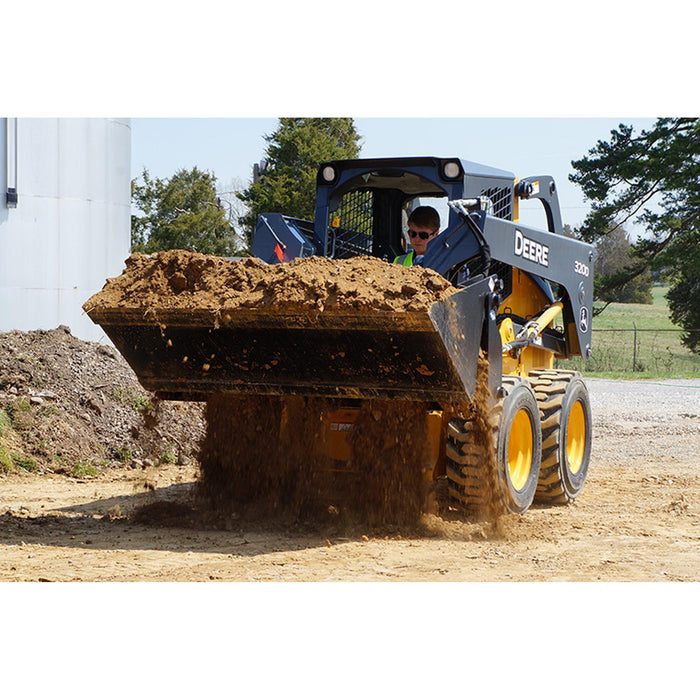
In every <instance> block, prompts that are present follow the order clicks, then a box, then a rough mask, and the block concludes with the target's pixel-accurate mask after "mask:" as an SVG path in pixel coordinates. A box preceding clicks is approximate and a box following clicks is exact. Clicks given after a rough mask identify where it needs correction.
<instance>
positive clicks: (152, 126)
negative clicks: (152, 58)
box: [131, 117, 655, 233]
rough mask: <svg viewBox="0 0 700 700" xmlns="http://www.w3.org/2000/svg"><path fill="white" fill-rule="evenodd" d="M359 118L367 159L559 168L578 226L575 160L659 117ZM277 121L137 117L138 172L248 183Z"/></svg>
mask: <svg viewBox="0 0 700 700" xmlns="http://www.w3.org/2000/svg"><path fill="white" fill-rule="evenodd" d="M354 121H355V127H356V129H357V131H358V132H359V134H360V135H361V137H362V145H361V152H360V157H362V158H379V157H390V156H418V155H432V156H440V157H459V158H462V159H464V160H471V161H475V162H477V163H482V164H484V165H490V166H493V167H496V168H501V169H503V170H508V171H510V172H513V173H514V174H515V175H516V176H517V177H519V178H523V177H527V176H530V175H551V176H552V177H554V180H555V182H556V183H557V188H558V192H559V202H560V206H561V209H562V220H563V222H564V223H565V224H566V223H568V224H570V225H571V226H576V225H578V224H579V223H581V222H582V220H583V219H584V217H585V215H586V212H587V211H588V210H589V208H590V207H589V204H588V203H587V202H586V201H585V200H584V197H583V194H582V192H581V190H580V188H579V187H578V186H577V185H575V184H573V183H571V182H570V181H569V174H570V173H572V172H573V168H572V167H571V161H572V160H577V159H580V158H582V157H583V156H585V155H586V154H587V153H588V151H589V150H590V149H591V148H593V147H594V146H595V144H596V142H597V141H598V140H600V139H602V140H608V139H609V137H610V133H611V130H613V129H616V128H617V127H618V126H619V125H620V123H624V124H632V125H633V126H634V127H635V130H636V131H639V130H641V129H648V128H650V127H651V126H652V125H653V124H654V122H655V118H648V117H647V118H636V119H635V118H630V117H619V118H602V117H600V118H573V117H566V118H536V117H531V118H524V117H520V118H506V117H496V118H417V117H414V118H410V117H407V118H395V117H378V118H368V117H357V118H354ZM276 126H277V119H276V118H274V117H270V118H245V117H238V118H203V117H200V118H167V117H166V118H154V117H151V118H132V120H131V143H132V147H131V170H132V177H138V176H139V175H140V174H141V173H142V171H143V169H144V168H146V169H147V170H148V172H149V173H150V174H151V176H155V177H160V178H168V177H171V176H172V175H173V174H174V173H175V172H176V171H177V170H179V169H181V168H188V169H189V168H192V167H194V166H197V167H198V168H199V169H200V170H207V171H209V172H212V173H214V174H215V175H216V177H217V180H218V182H219V188H220V190H221V191H229V190H230V189H231V187H232V184H233V186H234V187H235V184H236V183H238V184H239V185H241V184H242V185H246V184H247V183H248V181H249V180H250V177H251V173H252V167H253V164H254V163H256V162H258V161H260V160H261V159H262V158H263V157H264V154H265V148H266V146H267V143H266V141H265V139H264V136H265V135H266V134H271V133H272V132H274V130H275V128H276ZM281 213H284V212H281ZM521 221H522V222H523V223H525V224H530V225H535V226H541V227H544V226H545V225H546V224H545V218H544V211H543V209H542V206H541V204H540V203H539V202H527V203H523V204H522V205H521ZM632 232H633V233H634V232H636V231H634V230H633V231H632Z"/></svg>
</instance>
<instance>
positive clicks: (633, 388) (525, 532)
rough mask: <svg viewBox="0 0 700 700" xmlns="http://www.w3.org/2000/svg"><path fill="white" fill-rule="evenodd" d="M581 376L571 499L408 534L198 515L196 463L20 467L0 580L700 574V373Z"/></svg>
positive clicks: (0, 520)
mask: <svg viewBox="0 0 700 700" xmlns="http://www.w3.org/2000/svg"><path fill="white" fill-rule="evenodd" d="M588 385H589V389H590V392H591V397H592V403H593V415H594V430H595V435H594V450H593V457H592V463H591V468H590V471H589V476H588V480H587V483H586V485H585V487H584V489H583V492H582V494H581V496H580V497H579V499H578V500H577V501H576V503H575V504H574V505H572V506H568V507H549V508H542V507H533V508H532V509H531V510H530V511H528V512H527V513H526V514H525V515H523V516H507V517H502V518H501V519H500V520H499V521H498V522H497V523H480V522H469V521H461V520H455V519H447V520H445V519H442V518H439V517H437V516H424V518H423V520H422V522H421V523H420V525H419V526H418V527H410V528H403V529H401V528H393V529H392V528H384V529H383V530H382V529H374V530H368V529H365V530H363V529H361V528H360V529H357V528H355V529H353V528H347V527H346V528H340V527H339V526H338V525H336V524H334V523H332V522H329V523H325V524H323V525H319V524H315V525H312V524H305V523H303V522H301V523H299V522H295V523H283V522H277V523H275V522H270V521H269V519H267V520H266V519H255V518H252V519H247V520H246V521H245V522H243V521H241V520H240V519H236V518H235V517H234V518H231V519H230V520H229V521H227V522H226V523H224V524H222V523H220V522H218V523H207V522H206V521H204V520H202V518H201V517H194V516H193V515H192V511H191V509H190V503H191V501H190V497H191V494H192V492H193V488H194V485H195V483H196V480H197V477H198V468H197V464H196V462H195V461H194V460H193V459H190V460H189V461H188V462H187V463H186V464H177V463H162V464H155V465H153V466H146V467H145V468H133V467H132V466H129V465H126V464H121V465H120V464H115V465H113V466H111V467H109V468H105V469H104V470H102V471H101V472H100V473H99V474H98V475H96V476H84V477H81V478H78V477H75V476H71V475H70V474H55V473H33V472H24V471H23V470H19V473H12V474H8V475H6V476H4V477H3V478H2V479H0V561H2V567H0V581H298V582H311V581H348V582H355V581H414V582H425V581H429V582H438V581H491V582H496V581H697V580H698V579H700V546H699V542H700V473H699V472H700V459H699V458H698V455H699V454H700V381H698V380H693V381H690V380H686V381H679V380H676V381H667V382H635V383H632V382H622V381H616V382H612V381H603V380H588ZM137 513H140V514H141V518H140V522H137V521H136V519H135V515H136V514H137ZM130 516H131V517H130Z"/></svg>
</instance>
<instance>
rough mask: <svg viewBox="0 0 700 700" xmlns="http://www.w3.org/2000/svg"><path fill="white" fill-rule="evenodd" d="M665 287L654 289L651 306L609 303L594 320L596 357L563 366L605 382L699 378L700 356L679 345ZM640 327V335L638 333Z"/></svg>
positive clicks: (677, 332)
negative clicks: (611, 380) (597, 377)
mask: <svg viewBox="0 0 700 700" xmlns="http://www.w3.org/2000/svg"><path fill="white" fill-rule="evenodd" d="M667 290H668V288H667V287H654V288H653V289H652V296H653V299H654V302H653V304H610V305H609V306H608V307H607V308H606V309H605V311H603V313H601V314H600V315H598V316H595V317H594V318H593V352H592V355H591V359H590V360H589V361H588V362H583V361H582V360H580V359H578V358H577V359H575V360H567V361H566V362H560V363H559V366H560V367H568V368H575V369H581V370H582V371H584V372H586V373H587V374H589V375H596V376H602V377H623V376H629V377H631V378H634V377H637V378H641V377H667V378H670V377H686V376H697V375H698V374H700V356H699V355H693V354H692V353H691V352H690V351H689V350H687V349H686V348H685V346H684V345H682V343H681V333H682V329H681V328H679V327H678V326H675V325H674V324H673V323H671V319H670V318H669V310H668V306H667V303H666V299H665V296H664V295H665V294H666V291H667ZM635 326H636V333H635Z"/></svg>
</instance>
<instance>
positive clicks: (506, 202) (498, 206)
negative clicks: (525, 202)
mask: <svg viewBox="0 0 700 700" xmlns="http://www.w3.org/2000/svg"><path fill="white" fill-rule="evenodd" d="M512 195H513V190H512V189H511V188H510V187H489V188H488V189H487V190H484V191H483V192H482V193H481V196H482V197H488V198H489V199H490V200H491V202H492V203H493V215H494V216H497V217H498V218H499V219H507V220H508V221H511V220H512V218H513V217H512V214H511V197H512Z"/></svg>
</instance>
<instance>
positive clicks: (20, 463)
mask: <svg viewBox="0 0 700 700" xmlns="http://www.w3.org/2000/svg"><path fill="white" fill-rule="evenodd" d="M12 461H13V462H14V464H15V466H16V467H19V468H20V469H24V470H25V471H28V472H33V471H34V470H35V469H36V461H35V460H33V459H32V458H31V457H22V456H21V455H18V454H13V455H12Z"/></svg>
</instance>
